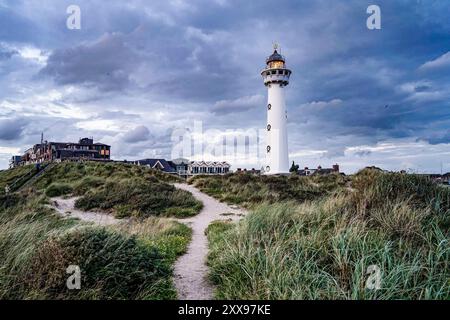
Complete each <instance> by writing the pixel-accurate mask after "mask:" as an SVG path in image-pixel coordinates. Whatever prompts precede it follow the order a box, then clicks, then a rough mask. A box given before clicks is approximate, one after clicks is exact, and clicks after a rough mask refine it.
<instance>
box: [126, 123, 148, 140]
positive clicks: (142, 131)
mask: <svg viewBox="0 0 450 320" xmlns="http://www.w3.org/2000/svg"><path fill="white" fill-rule="evenodd" d="M149 137H150V131H149V130H148V128H147V127H145V126H138V127H136V128H134V129H133V130H130V131H128V132H127V133H125V134H124V136H123V141H125V142H128V143H136V142H141V141H146V140H148V139H149Z"/></svg>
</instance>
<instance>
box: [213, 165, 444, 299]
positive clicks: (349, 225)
mask: <svg viewBox="0 0 450 320" xmlns="http://www.w3.org/2000/svg"><path fill="white" fill-rule="evenodd" d="M449 196H450V190H449V189H447V188H445V187H441V186H438V185H436V184H434V183H433V182H431V181H430V180H428V179H426V178H423V177H420V176H413V175H401V174H382V173H378V172H374V171H371V170H369V171H367V170H365V171H363V172H361V173H359V174H358V175H356V176H354V177H352V187H351V189H339V190H337V191H335V192H333V193H332V194H330V195H327V196H325V197H322V198H318V199H316V200H314V201H307V202H303V203H301V204H299V203H298V201H285V202H281V203H277V204H267V203H266V204H263V205H260V206H259V207H257V208H256V209H255V210H254V211H253V212H252V213H251V214H249V215H248V216H247V217H246V218H245V219H244V220H242V221H241V222H240V223H239V224H229V223H223V222H218V223H215V224H214V225H211V226H210V228H209V229H208V239H209V246H210V253H209V257H208V264H209V266H210V269H211V273H210V277H211V279H212V280H213V282H214V283H216V284H217V286H218V290H217V297H218V298H223V299H449V298H450V281H449V279H450V270H449V268H448V261H449V258H450V244H449V228H450V224H449V211H448V209H449V203H450V202H449V199H450V198H449ZM371 265H375V266H377V267H378V268H379V270H380V271H381V288H380V289H379V290H372V289H368V288H367V287H366V282H367V281H368V276H369V274H367V272H368V268H369V266H371Z"/></svg>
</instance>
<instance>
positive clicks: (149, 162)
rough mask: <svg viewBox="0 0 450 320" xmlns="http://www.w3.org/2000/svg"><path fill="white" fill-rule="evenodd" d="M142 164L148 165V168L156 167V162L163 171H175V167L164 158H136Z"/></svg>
mask: <svg viewBox="0 0 450 320" xmlns="http://www.w3.org/2000/svg"><path fill="white" fill-rule="evenodd" d="M135 162H137V163H139V164H140V165H142V166H149V167H150V168H158V164H159V165H161V166H162V170H163V171H164V172H175V169H174V168H173V167H172V166H171V165H170V164H169V162H167V160H166V159H142V160H136V161H135Z"/></svg>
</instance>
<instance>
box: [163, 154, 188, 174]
mask: <svg viewBox="0 0 450 320" xmlns="http://www.w3.org/2000/svg"><path fill="white" fill-rule="evenodd" d="M168 162H169V164H170V165H171V166H172V167H173V168H174V169H175V171H176V173H177V174H178V175H180V176H186V175H188V169H189V164H190V161H189V160H188V159H183V158H178V159H174V160H171V161H168Z"/></svg>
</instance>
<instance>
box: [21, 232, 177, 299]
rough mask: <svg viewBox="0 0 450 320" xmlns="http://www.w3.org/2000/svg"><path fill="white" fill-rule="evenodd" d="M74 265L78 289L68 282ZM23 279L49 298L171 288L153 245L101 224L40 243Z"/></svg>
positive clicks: (123, 295)
mask: <svg viewBox="0 0 450 320" xmlns="http://www.w3.org/2000/svg"><path fill="white" fill-rule="evenodd" d="M69 265H78V266H80V269H81V276H82V278H81V279H82V289H81V290H79V291H78V290H69V289H67V287H66V279H67V277H68V275H67V274H66V268H67V267H68V266H69ZM29 270H30V273H29V274H26V275H25V278H24V282H25V283H26V287H27V290H29V291H30V292H34V291H36V292H39V294H40V295H42V294H43V295H44V296H45V297H46V298H47V299H61V298H72V299H73V298H82V299H86V298H90V299H142V298H147V299H164V298H172V297H173V295H174V293H173V292H172V289H171V288H170V282H168V281H167V278H168V277H169V276H170V274H171V271H170V266H169V265H168V264H167V262H166V261H165V260H164V259H163V256H162V255H161V254H160V253H159V251H158V249H157V248H156V247H150V246H145V245H143V244H142V243H140V242H139V241H138V240H137V239H136V237H134V236H128V237H126V236H123V235H120V234H118V233H114V232H111V231H106V230H105V229H91V228H89V229H82V230H79V229H78V230H76V231H74V232H70V233H68V234H67V235H65V236H63V237H60V238H51V239H49V240H47V241H45V242H44V243H43V245H42V246H41V247H40V248H39V250H38V251H37V252H36V254H35V255H34V257H33V259H32V261H31V264H30V267H29Z"/></svg>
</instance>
